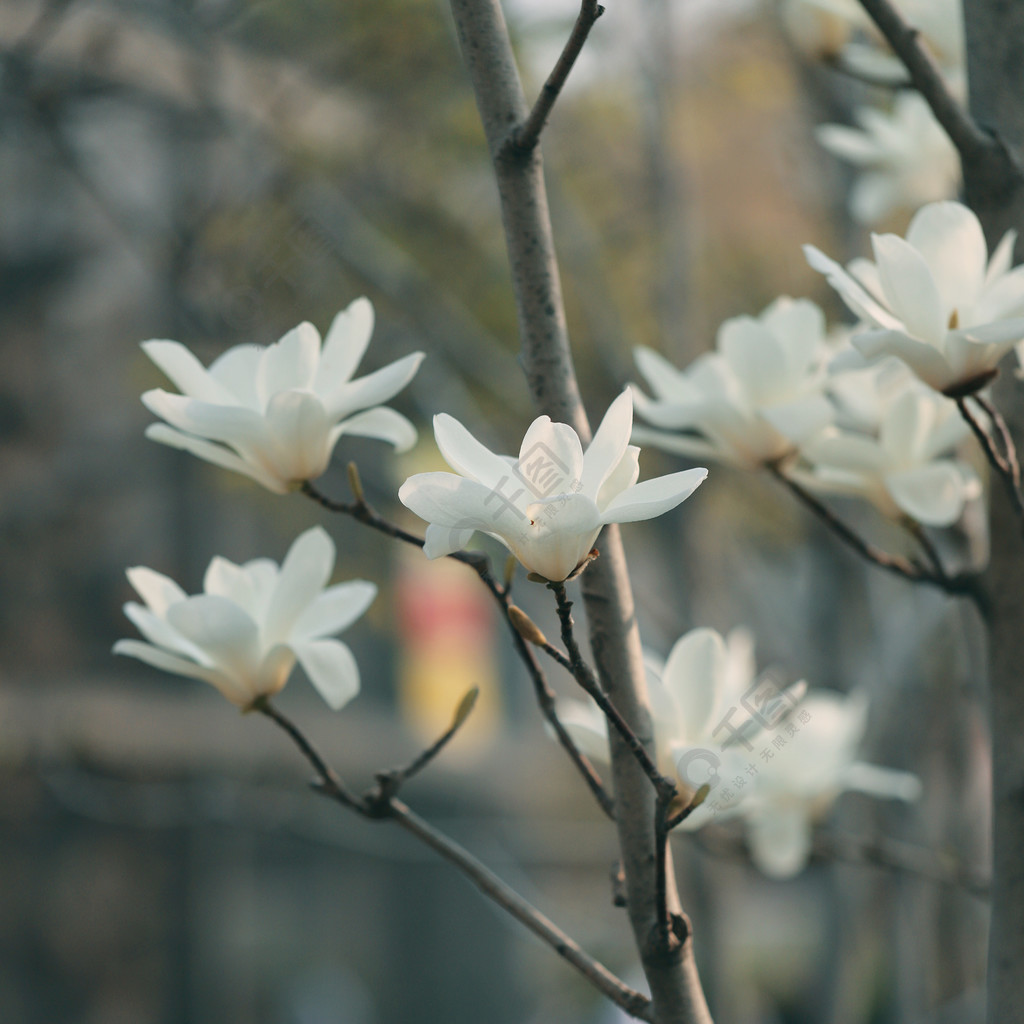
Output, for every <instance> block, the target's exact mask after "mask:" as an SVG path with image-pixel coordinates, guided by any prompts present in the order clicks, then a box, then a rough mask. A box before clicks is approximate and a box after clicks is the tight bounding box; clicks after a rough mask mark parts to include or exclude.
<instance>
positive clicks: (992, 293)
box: [805, 202, 1024, 396]
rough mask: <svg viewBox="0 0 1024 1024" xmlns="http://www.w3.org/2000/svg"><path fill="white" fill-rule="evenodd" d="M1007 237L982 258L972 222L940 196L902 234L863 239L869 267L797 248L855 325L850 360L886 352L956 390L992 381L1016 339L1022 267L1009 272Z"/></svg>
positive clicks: (1021, 325)
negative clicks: (870, 256)
mask: <svg viewBox="0 0 1024 1024" xmlns="http://www.w3.org/2000/svg"><path fill="white" fill-rule="evenodd" d="M1015 237H1016V236H1015V233H1014V232H1012V231H1010V232H1007V234H1006V235H1005V236H1004V238H1003V240H1002V241H1001V242H1000V243H999V246H998V247H997V249H996V251H995V253H994V254H993V255H992V258H991V260H989V259H988V250H987V247H986V244H985V236H984V234H983V233H982V230H981V225H980V223H979V222H978V218H977V217H976V216H975V215H974V214H973V213H972V212H971V211H970V210H969V209H967V207H965V206H962V205H961V204H960V203H955V202H940V203H931V204H929V205H928V206H924V207H922V208H921V209H920V210H919V211H918V212H917V214H916V215H915V216H914V219H913V220H912V221H911V224H910V227H909V229H908V230H907V237H906V239H903V238H900V237H899V236H898V235H892V234H885V235H872V236H871V243H872V247H873V249H874V255H875V262H874V263H872V262H870V261H868V260H858V261H855V262H854V263H851V264H850V266H849V268H848V270H844V269H843V268H842V267H841V266H840V265H839V264H838V263H836V262H835V261H834V260H831V259H829V257H827V256H826V255H825V254H824V253H822V252H821V251H820V250H818V249H816V248H815V247H814V246H805V252H806V254H807V260H808V262H809V263H810V265H811V266H812V267H813V268H814V269H815V270H817V271H820V272H821V273H823V274H825V275H826V277H827V278H828V282H829V284H831V285H832V287H833V288H835V289H836V291H838V292H839V294H840V296H841V297H842V299H843V301H844V302H845V303H846V304H847V306H849V307H850V309H851V310H852V311H853V312H854V313H855V314H856V315H857V316H858V317H859V318H860V319H861V320H862V321H863V325H864V327H865V329H864V330H861V331H859V332H858V333H855V334H854V335H853V339H852V344H853V347H854V349H855V350H856V352H857V353H859V365H861V366H865V365H869V364H870V363H872V362H875V361H878V360H881V359H884V358H886V357H887V356H895V357H897V358H899V359H902V360H903V362H905V363H906V364H907V366H909V367H910V369H911V370H913V371H914V373H915V374H916V375H917V376H918V377H919V378H920V379H921V380H923V381H924V382H925V383H926V384H927V385H928V386H929V387H932V388H934V389H935V390H936V391H941V392H943V393H944V394H947V395H950V396H962V395H965V394H970V393H972V392H973V391H977V390H978V389H979V388H981V387H983V386H984V385H985V384H986V383H987V382H988V381H989V380H991V378H992V377H993V376H994V375H995V373H996V367H997V365H998V363H999V361H1000V359H1002V357H1003V356H1004V355H1005V354H1006V353H1007V352H1008V351H1009V350H1010V349H1011V348H1012V347H1013V346H1014V343H1015V342H1017V341H1020V340H1021V339H1024V315H1022V314H1024V267H1020V266H1019V267H1016V268H1014V269H1011V261H1012V254H1013V243H1014V240H1015ZM834 365H835V364H834ZM844 365H845V366H848V367H849V366H852V365H855V364H854V363H852V362H850V361H847V362H846V363H844Z"/></svg>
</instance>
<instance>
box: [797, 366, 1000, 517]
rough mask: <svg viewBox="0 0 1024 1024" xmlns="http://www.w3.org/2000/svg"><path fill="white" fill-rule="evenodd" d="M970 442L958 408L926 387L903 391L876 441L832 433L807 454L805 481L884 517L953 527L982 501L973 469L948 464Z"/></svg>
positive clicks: (886, 415) (890, 407)
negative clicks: (856, 498)
mask: <svg viewBox="0 0 1024 1024" xmlns="http://www.w3.org/2000/svg"><path fill="white" fill-rule="evenodd" d="M969 435H970V431H969V428H968V426H967V424H966V422H965V421H964V419H963V417H962V416H960V414H959V410H958V409H957V407H956V404H955V403H954V402H952V401H951V400H950V399H947V398H944V397H943V396H941V395H939V394H937V393H936V392H934V391H930V390H927V389H925V388H923V387H921V386H920V385H917V386H911V387H908V388H905V389H903V390H902V391H900V392H899V393H898V394H897V395H896V396H895V397H893V398H892V399H891V400H890V401H889V402H888V404H887V406H886V408H885V410H884V412H883V413H882V414H881V421H880V424H879V429H878V433H877V436H872V435H869V434H862V433H855V432H853V431H850V430H841V429H839V428H836V427H832V428H828V429H826V430H825V431H823V432H822V433H821V434H820V435H818V436H817V437H816V438H814V439H813V440H812V441H810V442H809V443H808V444H806V445H805V446H804V447H803V448H802V449H801V454H802V455H803V456H804V458H805V459H807V460H808V461H809V462H810V463H811V464H812V469H811V471H810V472H809V473H799V474H798V479H799V480H800V481H801V482H803V483H805V484H807V485H809V486H810V487H812V488H814V489H819V490H826V491H832V492H837V493H846V494H857V495H860V496H862V497H864V498H866V499H867V500H868V501H870V502H872V503H873V504H874V505H875V506H876V507H877V508H878V509H879V510H880V511H881V512H882V513H883V514H884V515H887V516H890V517H892V518H899V517H900V516H901V515H907V516H910V517H911V518H912V519H915V520H917V521H918V522H920V523H923V524H925V525H926V526H951V525H952V524H953V523H955V522H956V521H957V520H958V519H959V518H960V515H961V513H962V512H963V509H964V505H965V504H966V503H967V502H968V501H969V500H971V499H972V498H976V497H978V496H979V495H980V494H981V481H980V480H979V479H978V476H977V474H976V473H975V471H974V469H973V468H972V467H971V466H970V465H968V464H967V463H966V462H963V461H962V460H960V459H957V458H952V457H948V456H950V455H951V453H953V452H954V450H955V449H956V447H957V446H958V445H960V444H961V443H962V442H963V441H965V440H966V439H967V438H968V437H969Z"/></svg>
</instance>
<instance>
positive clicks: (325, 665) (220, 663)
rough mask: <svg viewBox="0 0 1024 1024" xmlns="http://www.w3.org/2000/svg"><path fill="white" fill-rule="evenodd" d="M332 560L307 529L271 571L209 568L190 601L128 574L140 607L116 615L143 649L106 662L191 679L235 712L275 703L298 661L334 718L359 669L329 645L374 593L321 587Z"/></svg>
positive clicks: (360, 586)
mask: <svg viewBox="0 0 1024 1024" xmlns="http://www.w3.org/2000/svg"><path fill="white" fill-rule="evenodd" d="M334 556H335V549H334V543H333V541H332V540H331V539H330V537H328V536H327V534H326V532H325V531H324V530H323V529H322V528H321V527H319V526H317V527H313V529H311V530H307V531H306V532H305V533H303V534H302V535H301V536H300V537H298V538H297V539H296V541H295V542H294V543H293V544H292V546H291V549H290V550H289V552H288V554H287V555H286V556H285V559H284V562H283V563H282V564H281V566H280V567H278V565H277V563H276V562H273V561H271V560H270V559H267V558H259V559H255V560H254V561H251V562H246V563H245V564H244V565H235V564H234V563H233V562H229V561H228V560H227V559H226V558H221V557H217V558H214V559H213V561H212V562H210V566H209V568H208V569H207V570H206V576H205V578H204V580H203V593H201V594H196V595H194V596H189V595H188V594H186V593H185V591H183V590H182V589H181V587H179V586H178V584H177V583H175V582H174V580H172V579H169V578H168V577H167V576H164V575H162V574H161V573H158V572H155V571H154V570H153V569H147V568H144V567H142V566H137V567H135V568H132V569H129V570H128V579H129V581H130V582H131V584H132V586H133V587H134V588H135V590H136V591H137V593H138V594H139V596H140V597H141V598H142V600H143V601H144V602H145V603H144V604H137V603H136V602H133V601H132V602H129V603H128V604H126V605H125V606H124V611H125V614H126V615H127V616H128V618H129V619H131V621H132V622H133V623H134V624H135V626H136V628H137V629H138V630H139V632H140V633H141V634H142V635H143V637H145V641H146V642H143V641H140V640H119V641H118V642H117V643H116V644H115V645H114V652H115V653H116V654H127V655H130V656H131V657H133V658H138V659H139V660H140V661H144V662H146V663H148V664H150V665H154V666H156V667H157V668H162V669H165V670H166V671H168V672H174V673H176V674H177V675H182V676H188V677H190V678H193V679H201V680H203V681H205V682H207V683H210V684H211V685H212V686H215V687H216V688H217V689H218V690H220V692H221V693H222V694H223V695H224V696H225V697H226V698H227V699H228V700H229V701H231V703H232V704H236V705H238V706H239V707H240V708H243V709H244V708H249V707H251V706H252V704H253V702H254V701H255V700H257V699H258V698H260V697H264V696H267V697H269V696H272V695H273V694H275V693H277V692H278V691H279V690H280V689H281V688H282V687H283V686H284V685H285V683H286V682H287V681H288V677H289V675H291V671H292V669H293V667H294V665H295V662H296V660H298V662H299V664H300V665H301V666H302V668H303V670H304V671H305V673H306V675H307V676H308V677H309V680H310V682H311V683H312V684H313V685H314V686H315V687H316V689H317V690H318V691H319V692H320V694H321V696H322V697H323V698H324V700H325V701H327V703H328V704H329V705H330V706H331V707H332V708H334V709H335V710H337V709H338V708H340V707H342V705H344V704H346V703H347V702H348V701H349V700H351V698H352V697H354V696H355V695H356V693H358V691H359V669H358V666H357V665H356V662H355V659H354V658H353V656H352V652H351V651H350V650H349V648H348V647H347V646H346V645H345V644H343V643H342V642H341V641H340V640H336V639H333V635H334V634H336V633H339V632H341V630H343V629H345V628H346V627H347V626H349V625H350V624H351V623H352V622H354V621H355V620H356V619H357V618H359V616H360V615H362V614H363V612H364V611H365V610H366V609H367V607H368V606H369V605H370V603H371V602H372V601H373V599H374V597H375V596H376V594H377V588H376V586H374V584H372V583H367V582H365V581H363V580H353V581H351V582H348V583H339V584H337V585H336V586H332V587H327V586H326V584H327V581H328V579H329V578H330V575H331V571H332V569H333V567H334Z"/></svg>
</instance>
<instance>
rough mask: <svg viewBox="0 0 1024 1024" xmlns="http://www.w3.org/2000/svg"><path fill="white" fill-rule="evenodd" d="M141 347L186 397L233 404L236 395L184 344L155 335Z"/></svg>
mask: <svg viewBox="0 0 1024 1024" xmlns="http://www.w3.org/2000/svg"><path fill="white" fill-rule="evenodd" d="M142 351H143V352H145V353H146V355H147V356H149V358H150V359H152V360H153V362H154V363H156V365H157V366H158V367H160V369H161V370H162V371H163V373H164V375H165V376H166V377H167V378H168V380H170V381H171V383H172V384H174V386H175V387H176V388H177V389H178V390H179V391H180V392H181V393H182V394H183V395H187V396H188V397H189V398H198V399H199V400H200V401H203V402H214V403H222V404H224V405H234V404H235V402H236V399H235V397H234V396H233V395H232V394H231V392H230V391H228V390H227V388H225V387H224V385H223V384H221V383H220V382H219V381H217V380H215V379H214V378H213V377H211V376H210V374H209V372H208V371H207V369H206V367H205V366H203V364H202V363H201V362H199V360H198V359H196V357H195V356H194V355H192V353H191V352H190V351H189V350H188V349H187V348H185V346H184V345H182V344H180V343H179V342H177V341H164V340H160V339H156V338H154V339H153V340H152V341H144V342H143V343H142Z"/></svg>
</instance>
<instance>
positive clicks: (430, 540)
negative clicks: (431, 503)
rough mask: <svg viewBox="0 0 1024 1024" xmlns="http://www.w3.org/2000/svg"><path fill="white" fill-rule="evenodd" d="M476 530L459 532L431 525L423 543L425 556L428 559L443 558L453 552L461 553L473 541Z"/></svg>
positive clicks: (452, 528)
mask: <svg viewBox="0 0 1024 1024" xmlns="http://www.w3.org/2000/svg"><path fill="white" fill-rule="evenodd" d="M474 533H476V530H459V529H456V528H454V527H451V526H438V525H436V524H435V523H431V524H430V525H429V526H428V527H427V533H426V538H425V540H424V543H423V554H425V555H426V556H427V558H443V557H444V556H445V555H450V554H451V553H452V552H453V551H461V550H462V549H463V548H464V547H465V546H466V545H467V544H468V543H469V542H470V541H471V540H472V539H473V534H474Z"/></svg>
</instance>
